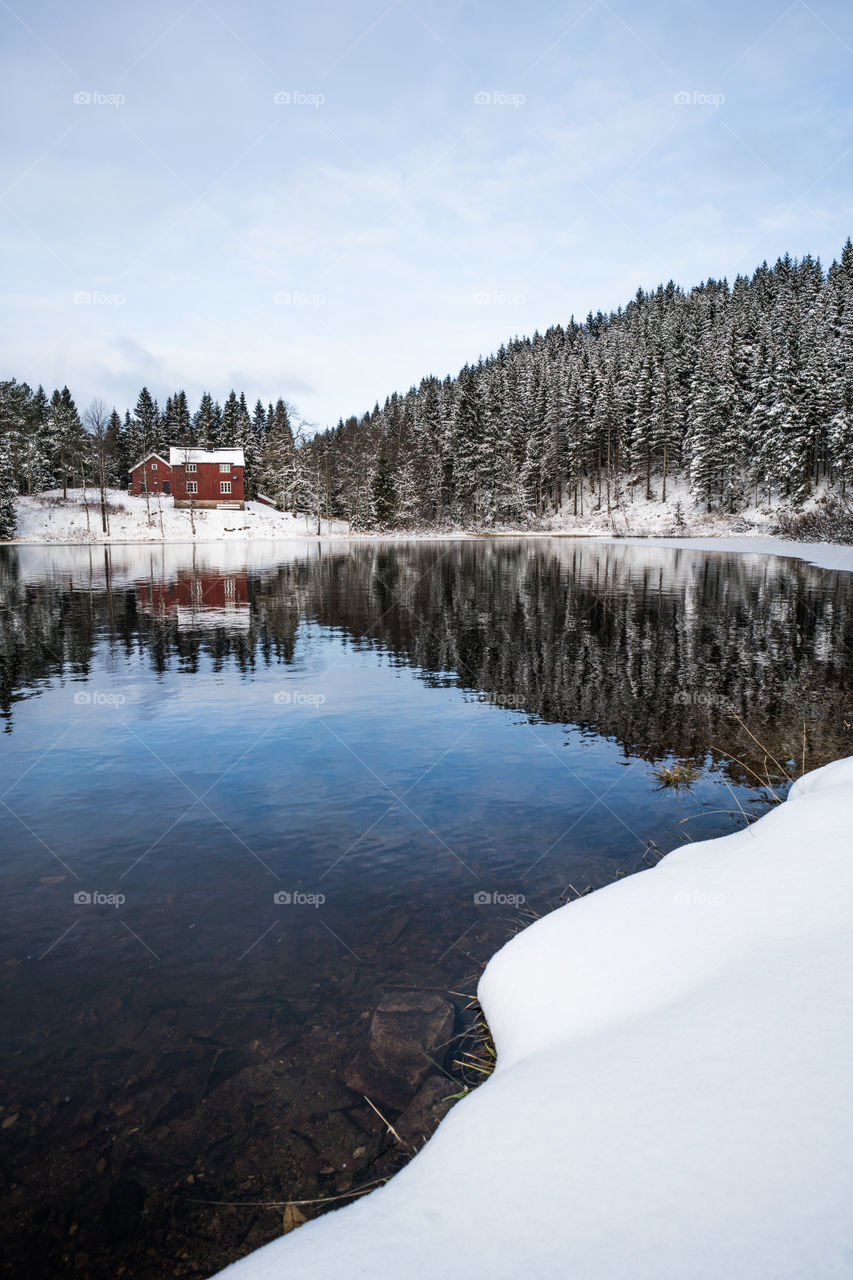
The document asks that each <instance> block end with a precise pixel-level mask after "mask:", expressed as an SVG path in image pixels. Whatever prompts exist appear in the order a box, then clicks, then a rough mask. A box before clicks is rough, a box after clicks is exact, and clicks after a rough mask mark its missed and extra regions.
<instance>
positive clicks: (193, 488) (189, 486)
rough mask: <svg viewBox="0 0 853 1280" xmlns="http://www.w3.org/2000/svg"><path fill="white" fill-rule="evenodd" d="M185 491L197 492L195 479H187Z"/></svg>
mask: <svg viewBox="0 0 853 1280" xmlns="http://www.w3.org/2000/svg"><path fill="white" fill-rule="evenodd" d="M187 493H198V483H197V482H196V481H195V480H188V481H187Z"/></svg>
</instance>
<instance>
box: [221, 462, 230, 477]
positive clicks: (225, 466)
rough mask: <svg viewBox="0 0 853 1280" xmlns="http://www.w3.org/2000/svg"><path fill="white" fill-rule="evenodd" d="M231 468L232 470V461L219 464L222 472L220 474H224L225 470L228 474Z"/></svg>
mask: <svg viewBox="0 0 853 1280" xmlns="http://www.w3.org/2000/svg"><path fill="white" fill-rule="evenodd" d="M230 470H231V463H230V462H220V464H219V473H220V475H221V474H222V472H223V471H224V472H225V474H226V475H228V472H229V471H230Z"/></svg>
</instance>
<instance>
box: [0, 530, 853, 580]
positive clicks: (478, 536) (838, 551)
mask: <svg viewBox="0 0 853 1280" xmlns="http://www.w3.org/2000/svg"><path fill="white" fill-rule="evenodd" d="M512 539H516V540H522V539H523V540H525V541H533V540H540V541H541V540H545V539H555V540H556V539H558V540H560V541H570V540H577V541H583V542H597V543H600V544H602V545H615V546H625V547H644V546H657V547H664V548H667V549H671V550H673V551H680V550H683V551H712V552H716V553H719V554H726V553H729V552H735V553H737V554H740V555H749V554H752V555H772V556H779V557H781V558H789V559H796V560H803V561H806V562H807V563H809V564H812V565H814V566H815V568H819V569H826V570H830V571H831V570H837V571H839V572H853V545H849V544H846V543H834V542H794V541H792V540H790V539H786V538H779V537H777V536H775V535H773V534H753V533H720V534H704V535H702V536H683V537H672V536H669V535H657V534H638V535H636V536H633V535H621V534H620V535H613V534H603V533H598V532H592V531H591V532H583V531H574V530H552V531H547V532H542V531H532V530H516V531H497V532H495V533H478V532H470V531H464V530H459V531H456V532H448V533H435V534H433V533H399V534H392V533H351V534H347V533H337V532H335V533H320V534H313V533H311V534H292V533H291V534H281V535H279V536H264V535H257V536H254V537H243V538H222V537H210V538H109V539H97V540H96V539H92V540H85V541H84V540H81V539H69V540H67V541H66V540H60V539H56V540H54V539H47V538H13V539H9V540H7V541H0V547H45V548H47V547H51V548H60V547H61V548H66V547H73V548H75V549H81V550H82V549H85V548H89V549H90V550H91V549H95V548H107V547H162V548H164V549H165V548H167V547H175V548H178V547H197V546H203V547H212V546H223V545H226V544H227V545H229V546H234V545H237V546H242V545H245V546H257V545H258V544H260V543H268V544H271V545H275V544H283V545H288V546H294V545H305V544H308V545H311V544H315V543H328V544H336V543H350V542H355V543H383V542H384V543H393V544H400V543H424V544H428V543H435V542H490V541H495V542H497V541H509V540H512Z"/></svg>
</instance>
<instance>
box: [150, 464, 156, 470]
mask: <svg viewBox="0 0 853 1280" xmlns="http://www.w3.org/2000/svg"><path fill="white" fill-rule="evenodd" d="M151 470H152V471H156V470H157V463H156V462H152V463H151Z"/></svg>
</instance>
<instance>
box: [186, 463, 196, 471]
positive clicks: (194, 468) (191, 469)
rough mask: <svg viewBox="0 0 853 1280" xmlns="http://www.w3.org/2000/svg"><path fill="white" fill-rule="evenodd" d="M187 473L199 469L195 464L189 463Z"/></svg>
mask: <svg viewBox="0 0 853 1280" xmlns="http://www.w3.org/2000/svg"><path fill="white" fill-rule="evenodd" d="M187 471H198V467H197V466H196V464H195V463H194V462H188V463H187Z"/></svg>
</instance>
